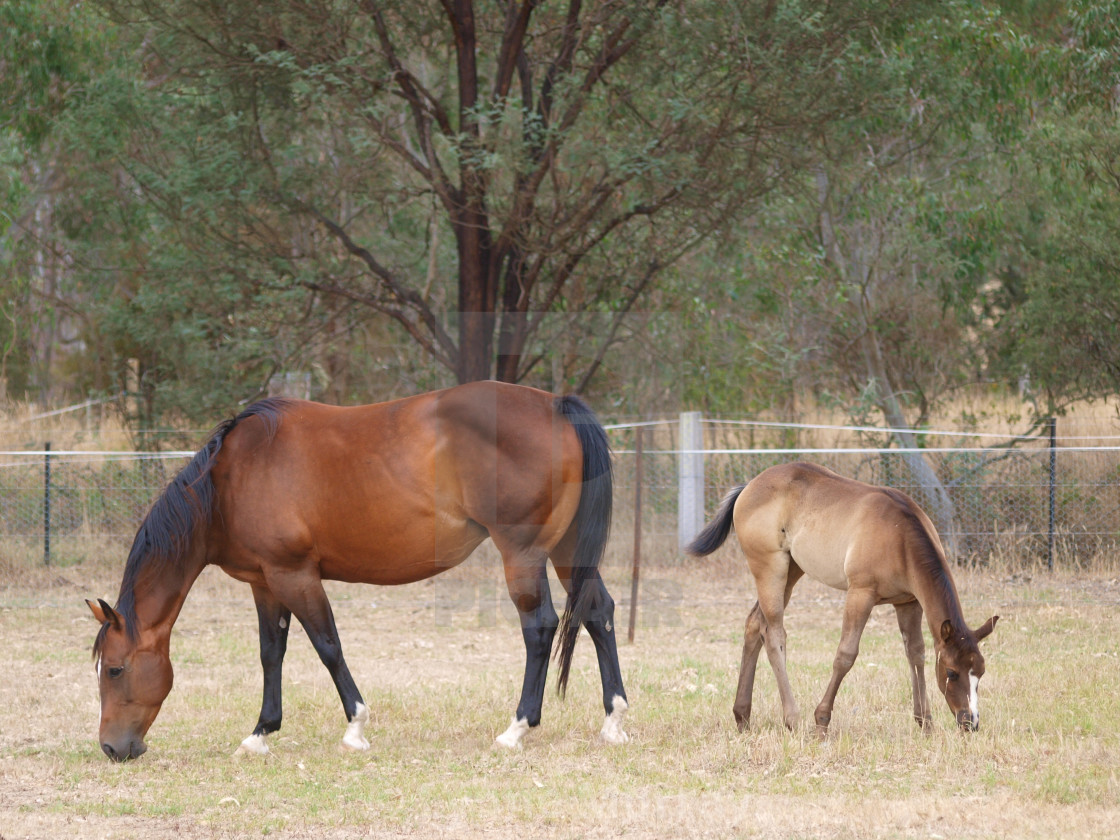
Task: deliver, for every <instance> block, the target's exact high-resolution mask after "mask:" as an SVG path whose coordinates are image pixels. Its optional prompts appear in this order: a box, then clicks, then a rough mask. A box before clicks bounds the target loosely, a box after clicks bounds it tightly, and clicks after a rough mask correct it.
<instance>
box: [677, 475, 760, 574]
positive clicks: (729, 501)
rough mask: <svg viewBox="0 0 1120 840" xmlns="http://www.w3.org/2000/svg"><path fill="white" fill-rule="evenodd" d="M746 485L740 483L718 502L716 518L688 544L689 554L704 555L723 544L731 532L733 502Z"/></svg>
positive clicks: (733, 515) (733, 514)
mask: <svg viewBox="0 0 1120 840" xmlns="http://www.w3.org/2000/svg"><path fill="white" fill-rule="evenodd" d="M746 486H747V485H745V484H740V485H739V486H738V487H736V488H734V489H733V490H732V491H731V492H730V493H728V494H727V495H726V496H724V497H723V501H722V502H720V503H719V510H717V511H716V518H715V519H713V520H712V521H711V522H709V523H708V524H707V526H706V527H705V528H704V530H703V531H701V532H700V533H699V534H697V535H696V539H694V540H693V541H692V542H691V543H689V544H688V548H687V549H686V551H688V553H689V554H693V555H695V556H697V557H704V556H705V555H708V554H711V553H712V552H713V551H715V550H716V549H717V548H719V547H720V546H721V545H723V543H724V541H725V540H726V539H727V535H728V534H730V533H731V524H732V520H733V519H734V518H735V502H736V501H737V500H738V498H739V494H740V493H742V492H743V490H744V488H745V487H746Z"/></svg>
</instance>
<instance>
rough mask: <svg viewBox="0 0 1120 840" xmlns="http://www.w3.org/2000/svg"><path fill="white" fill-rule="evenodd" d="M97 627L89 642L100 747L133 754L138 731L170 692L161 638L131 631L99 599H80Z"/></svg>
mask: <svg viewBox="0 0 1120 840" xmlns="http://www.w3.org/2000/svg"><path fill="white" fill-rule="evenodd" d="M86 603H87V604H88V605H89V608H90V611H91V612H93V617H94V618H96V619H97V620H98V621H99V622H100V623H101V631H100V632H99V633H98V634H97V641H96V642H95V643H94V646H93V654H94V657H95V658H96V659H97V681H98V684H99V686H100V689H101V730H100V740H101V749H102V751H103V752H104V753H105V755H107V756H109V758H111V759H113V760H114V761H125V760H127V759H130V758H139V757H140V756H141V755H143V754H144V751H145V750H147V748H148V747H147V745H146V744H145V743H144V736H145V735H146V734H147V732H148V728H149V727H150V726H151V725H152V721H154V720H155V719H156V715H157V714H159V709H160V706H162V705H163V701H164V700H165V699H166V697H167V695H168V693H169V692H170V691H171V682H172V673H171V658H170V656H169V655H168V648H167V639H166V638H163V639H162V640H160V639H158V638H153V639H147V638H145V637H144V635H143V634H139V635H137V636H134V635H133V634H131V633H130V632H129V631H128V629H127V627H126V626H125V621H124V619H123V618H122V617H121V614H120V613H118V612H117V611H116V610H114V609H113V608H112V607H110V606H109V605H108V604H107V603H105V602H104V601H102V600H98V601H86Z"/></svg>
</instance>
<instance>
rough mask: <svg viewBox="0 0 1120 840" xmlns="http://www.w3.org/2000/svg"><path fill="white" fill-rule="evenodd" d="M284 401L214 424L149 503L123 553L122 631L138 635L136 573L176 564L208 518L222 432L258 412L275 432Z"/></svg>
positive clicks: (254, 407)
mask: <svg viewBox="0 0 1120 840" xmlns="http://www.w3.org/2000/svg"><path fill="white" fill-rule="evenodd" d="M287 403H288V400H285V399H282V398H269V399H265V400H260V401H259V402H256V403H253V404H252V405H251V406H249V407H248V408H247V409H245V410H244V411H243V412H241V413H240V414H238V415H237V416H236V417H231V418H229V419H228V420H224V421H223V422H222V423H220V424H218V426H217V427H215V429H214V431H213V432H211V433H210V437H209V439H208V440H207V441H206V443H205V444H204V445H203V447H202V448H201V449H200V450H199V451H198V452H197V453H196V454H195V456H194V457H193V458H191V460H190V463H188V464H187V465H186V466H185V467H183V469H181V470H180V471H179V473H178V474H177V475H176V476H175V477H174V478H173V479H172V480H171V482H170V483H169V484H168V485H167V487H165V488H164V490H163V492H162V493H160V495H159V497H158V498H157V499H156V500H155V502H153V503H152V506H151V508H150V509H149V510H148V513H147V514H146V515H145V516H144V521H143V522H141V523H140V529H139V530H138V531H137V532H136V538H135V539H134V540H133V542H132V548H131V550H130V551H129V552H128V560H127V561H126V562H125V566H124V576H123V578H122V579H121V592H120V597H119V599H118V601H117V606H116V608H115V609H116V611H117V613H118V614H119V615H120V616H121V618H122V619H123V620H124V625H125V630H126V632H127V633H128V635H129V637H130V638H132V639H135V638H136V637H137V636H138V635H139V628H138V627H137V621H136V586H137V583H138V582H139V579H140V574H141V572H143V571H145V570H149V569H151V570H153V572H154V573H155V574H156V575H157V576H158V575H159V574H161V573H162V572H164V571H166V570H168V569H171V568H174V567H176V566H178V565H179V564H180V563H181V562H182V560H183V558H184V556H185V555H186V553H187V550H188V548H189V546H190V542H191V538H192V536H193V535H194V533H195V529H196V528H197V527H198V526H200V525H203V526H205V525H208V524H209V522H210V515H211V512H212V510H213V506H214V484H213V482H212V481H211V480H210V470H211V468H212V467H213V466H214V459H215V458H216V457H217V455H218V452H219V451H220V450H221V448H222V443H223V442H224V441H225V437H226V435H228V434H229V433H230V431H231V430H232V429H233V428H234V426H236V425H237V424H238V423H240V422H241V421H242V420H246V419H248V418H249V417H260V418H261V419H262V420H263V421H264V423H265V426H266V428H267V430H268V434H269V436H270V437H271V436H272V435H273V434H274V433H275V432H276V428H277V426H278V425H279V423H280V416H281V415H282V414H283V413H284V408H285V406H286V404H287ZM108 626H109V625H108V624H106V625H104V626H102V628H101V632H100V633H98V634H97V639H96V640H95V641H94V645H93V654H94V656H95V657H96V656H97V654H98V651H100V649H101V644H102V641H103V639H104V637H105V631H106V630H107V628H108Z"/></svg>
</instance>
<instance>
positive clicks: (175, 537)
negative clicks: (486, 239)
mask: <svg viewBox="0 0 1120 840" xmlns="http://www.w3.org/2000/svg"><path fill="white" fill-rule="evenodd" d="M611 495H612V489H611V462H610V451H609V449H608V446H607V439H606V434H605V432H604V431H603V427H602V426H601V425H600V424H599V422H598V420H596V418H595V415H594V414H593V413H592V412H591V410H590V409H589V408H588V407H587V406H586V405H585V404H584V403H583V402H582V401H581V400H580V399H578V398H577V397H573V396H567V397H559V398H556V397H553V396H552V395H551V394H548V393H545V392H543V391H538V390H535V389H532V388H525V387H520V386H515V385H504V384H499V383H495V382H479V383H473V384H469V385H462V386H460V387H457V388H450V389H447V390H444V391H437V392H435V393H431V394H424V395H421V396H416V397H410V398H407V399H401V400H396V401H393V402H388V403H382V404H378V405H370V406H360V407H353V408H339V407H335V406H327V405H319V404H317V403H309V402H302V401H296V400H275V399H271V400H264V401H262V402H259V403H256V404H254V405H253V406H251V407H250V408H248V409H247V410H246V411H244V412H243V413H241V414H240V415H239V416H237V417H236V418H234V419H232V420H228V421H226V422H224V423H223V424H221V425H220V426H218V427H217V429H216V430H215V431H214V433H213V435H212V436H211V437H210V439H209V441H208V442H207V443H206V445H205V446H204V447H203V448H202V449H201V451H199V452H198V454H196V455H195V456H194V458H193V459H192V460H191V462H190V463H189V464H188V465H187V466H186V467H184V468H183V470H182V471H181V472H180V473H179V474H178V476H176V478H175V479H174V480H173V481H172V482H171V483H170V484H169V485H168V487H167V488H166V489H165V490H164V491H163V493H162V494H161V495H160V496H159V498H158V499H157V500H156V501H155V503H154V504H153V505H152V508H151V510H150V511H149V512H148V514H147V516H146V517H145V518H144V521H143V524H142V525H141V526H140V529H139V532H138V533H137V535H136V539H135V541H134V543H133V546H132V550H131V552H130V553H129V556H128V561H127V563H126V565H125V570H124V578H123V581H122V583H121V591H120V598H119V600H118V603H117V606H116V607H110V606H109V605H108V604H107V603H106V602H105V601H100V600H99V601H96V602H93V601H87V603H88V604H89V607H90V609H91V610H92V611H93V615H94V617H95V618H96V619H97V620H98V621H99V622H100V623H101V630H100V632H99V633H98V635H97V640H96V642H95V643H94V657H95V659H96V660H97V671H98V681H99V684H100V691H101V727H100V740H101V748H102V750H103V751H104V752H105V754H106V755H108V756H109V757H110V758H112V759H115V760H123V759H127V758H135V757H137V756H139V755H140V754H142V753H143V752H144V750H145V749H146V747H145V744H144V736H145V734H146V733H147V731H148V729H149V727H150V726H151V725H152V722H153V721H154V720H155V718H156V715H157V714H158V713H159V709H160V705H161V704H162V703H163V701H164V699H165V698H166V697H167V694H168V692H170V690H171V682H172V673H171V661H170V658H169V655H168V651H169V642H170V636H171V628H172V625H174V623H175V619H176V618H177V617H178V615H179V611H180V609H181V607H182V605H183V601H184V599H185V598H186V596H187V592H188V591H189V590H190V588H191V585H192V584H193V583H194V581H195V579H196V578H197V576H198V574H199V573H200V572H201V571H202V569H203V567H205V566H207V565H211V564H212V565H215V566H218V567H219V568H221V569H222V570H223V571H225V572H226V573H227V574H229V575H230V576H232V577H234V578H236V579H237V580H240V581H244V582H246V583H248V584H249V585H250V586H251V587H252V590H253V597H254V599H255V601H256V608H257V615H258V619H259V624H260V642H261V665H262V667H263V670H264V699H263V702H262V705H261V713H260V718H259V720H258V722H257V725H256V728H255V729H254V730H253V732H252V734H251V735H249V737H247V738H246V739H245V740H244V741H243V742H242V745H241V748H240V749H241V750H245V751H250V752H256V753H266V752H268V744H267V740H266V739H267V736H268V735H269V734H270V733H272V732H275V731H277V730H278V729H279V728H280V722H281V699H280V695H281V692H280V683H281V666H282V663H283V659H284V651H285V648H286V646H287V637H288V626H289V622H290V620H291V617H292V616H293V615H294V616H295V617H296V618H297V619H298V620H299V621H300V623H301V624H302V625H303V627H304V629H305V630H306V631H307V635H308V638H309V639H310V640H311V644H312V645H313V646H314V648H315V650H316V652H317V653H318V654H319V657H320V659H321V660H322V662H323V664H324V665H325V666H326V667H327V670H328V671H329V672H330V675H331V677H332V679H333V680H334V684H335V687H336V688H337V689H338V693H339V697H340V698H341V699H342V707H343V710H344V712H345V714H346V719H347V721H348V726H347V729H346V733H345V736H344V737H343V744H344V745H345V746H347V747H350V748H354V749H360V750H361V749H368V748H369V742H368V741H366V739H365V737H364V736H363V734H362V731H363V728H364V726H365V723H366V722H367V721H368V719H369V710H368V709H367V708H366V706H365V704H364V702H363V700H362V695H361V694H360V693H359V691H358V688H357V686H356V685H355V683H354V680H353V678H352V677H351V675H350V671H349V669H348V668H347V666H346V662H345V660H344V659H343V656H342V648H341V646H340V644H339V638H338V632H337V630H336V629H335V622H334V617H333V615H332V612H331V606H330V603H329V602H328V601H327V597H326V594H325V593H324V590H323V584H322V581H323V580H324V579H331V580H342V581H350V582H363V583H376V584H401V583H409V582H412V581H418V580H422V579H424V578H427V577H430V576H432V575H436V574H439V573H440V572H442V571H445V570H446V569H450V568H451V567H452V566H455V565H456V564H458V563H461V562H462V561H463V560H464V559H466V557H467V556H468V555H469V554H470V553H471V552H472V551H473V550H474V549H475V548H476V547H477V546H478V545H479V543H481V542H482V541H483V540H484V539H486V538H487V537H490V538H491V539H492V540H493V541H494V544H495V545H496V546H497V548H498V550H499V551H500V552H501V555H502V561H503V564H504V568H505V579H506V585H507V588H508V589H509V594H510V598H512V599H513V603H514V605H515V606H516V607H517V612H518V614H519V616H520V619H521V629H522V634H523V636H524V639H525V650H526V663H525V680H524V685H523V688H522V693H521V701H520V703H519V705H518V707H517V712H516V714H515V716H514V719H513V722H512V723H511V724H510V727H509V729H507V730H506V731H505V732H504V733H503V734H502V735H500V736H499V737H498V739H497V740H498V742H499V743H500V744H503V745H505V746H510V747H515V746H518V745H519V743H520V740H521V737H522V736H523V735H524V734H525V733H526V732H527V731H528V730H529V728H530V727H533V726H537V725H538V724H539V723H540V718H541V703H542V700H543V695H544V686H545V678H546V676H547V671H548V660H549V652H550V649H551V647H552V642H553V639H554V636H555V635H556V631H557V628H558V627H559V630H560V636H559V639H558V640H557V651H556V655H557V659H558V661H559V668H560V672H559V691H560V692H561V693H563V692H564V690H565V688H566V686H567V679H568V671H569V668H570V665H571V661H572V651H573V647H574V645H575V641H576V637H577V636H578V634H579V630H580V626H581V624H582V625H583V626H584V627H586V628H587V631H588V633H589V634H590V636H591V639H592V641H593V642H594V644H595V650H596V654H597V656H598V660H599V671H600V675H601V677H602V683H603V704H604V708H605V710H606V714H607V719H606V722H605V723H604V724H603V728H602V731H601V733H600V734H601V736H602V738H603V739H604V740H606V741H608V742H612V743H621V742H624V741H626V740H627V735H626V733H625V732H624V731H623V728H622V722H623V717H624V714H625V711H626V708H627V704H626V692H625V691H624V690H623V687H622V677H621V673H620V670H619V665H618V652H617V649H616V645H615V634H614V627H613V615H614V602H613V601H612V599H611V597H610V595H608V594H607V591H606V588H605V587H604V585H603V580H602V578H601V576H600V574H599V563H600V560H601V558H602V555H603V548H604V545H605V543H606V539H607V532H608V530H609V528H610V515H611ZM548 559H551V560H552V564H553V567H554V568H555V569H556V573H557V575H558V577H559V579H560V582H561V583H562V584H563V586H564V588H565V590H566V591H567V594H568V598H567V606H566V610H565V613H564V620H563V622H561V621H560V620H559V619H558V617H557V615H556V611H555V609H553V606H552V599H551V596H550V594H549V586H548V578H547V572H546V561H547V560H548Z"/></svg>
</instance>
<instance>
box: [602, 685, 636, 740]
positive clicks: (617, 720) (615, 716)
mask: <svg viewBox="0 0 1120 840" xmlns="http://www.w3.org/2000/svg"><path fill="white" fill-rule="evenodd" d="M629 708H630V707H629V706H628V705H627V703H626V701H625V700H623V699H622V697H621V696H619V695H618V694H616V695H615V696H614V699H613V700H611V713H610V714H609V715H607V719H606V720H605V721H603V728H602V729H601V730H600V731H599V740H601V741H602V742H603V743H605V744H625V743H627V742H628V741H629V740H630V736H629V735H627V734H626V732H625V731H624V730H623V728H622V720H623V718H625V717H626V710H627V709H629Z"/></svg>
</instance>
